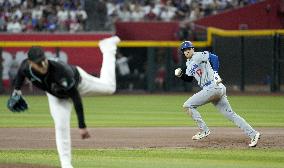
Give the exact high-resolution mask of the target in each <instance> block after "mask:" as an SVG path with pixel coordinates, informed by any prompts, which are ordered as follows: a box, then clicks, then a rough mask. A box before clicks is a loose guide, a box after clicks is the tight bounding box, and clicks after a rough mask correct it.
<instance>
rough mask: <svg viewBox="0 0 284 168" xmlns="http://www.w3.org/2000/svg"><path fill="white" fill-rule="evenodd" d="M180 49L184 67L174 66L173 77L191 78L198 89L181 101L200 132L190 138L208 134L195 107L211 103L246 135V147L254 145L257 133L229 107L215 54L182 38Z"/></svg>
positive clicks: (202, 136)
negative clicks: (248, 140)
mask: <svg viewBox="0 0 284 168" xmlns="http://www.w3.org/2000/svg"><path fill="white" fill-rule="evenodd" d="M180 48H181V52H182V55H184V56H185V57H186V58H187V61H186V69H181V68H177V69H175V76H177V77H179V78H181V79H182V80H183V81H186V82H191V81H192V80H193V78H195V79H196V80H197V82H198V85H199V86H200V87H201V88H202V90H201V91H199V92H197V93H195V94H194V95H193V96H192V97H190V98H189V99H188V100H187V101H186V102H185V103H184V104H183V108H184V109H185V111H186V112H187V113H188V114H189V115H190V116H191V117H192V119H193V120H194V121H196V123H197V126H198V128H199V129H200V132H198V133H197V134H196V135H194V136H193V137H192V139H193V140H199V139H202V138H205V137H207V136H208V135H209V134H210V130H209V128H208V127H207V125H206V123H205V122H204V121H203V119H202V117H201V115H200V113H199V112H198V111H197V107H199V106H202V105H204V104H207V103H209V102H211V103H212V104H213V105H214V106H215V107H216V108H217V109H218V110H219V111H220V112H221V113H222V114H223V115H224V116H225V117H226V118H228V119H229V120H231V121H232V122H234V123H235V124H236V125H237V126H238V127H239V128H241V129H242V130H243V131H244V133H245V134H246V135H247V136H249V137H250V139H251V141H250V143H249V146H250V147H255V146H256V145H257V142H258V139H259V138H260V133H259V132H258V131H256V130H254V129H253V128H252V127H251V126H250V125H249V124H248V123H247V122H246V121H245V120H244V119H243V118H242V117H240V116H239V115H238V114H236V113H235V112H234V111H233V110H232V108H231V106H230V103H229V101H228V99H227V96H226V87H225V86H224V85H223V84H222V83H221V82H222V79H221V78H220V76H219V75H218V69H219V60H218V57H217V56H216V55H214V54H211V53H209V52H208V51H204V52H194V46H193V45H192V43H191V42H190V41H184V42H183V43H182V44H181V47H180Z"/></svg>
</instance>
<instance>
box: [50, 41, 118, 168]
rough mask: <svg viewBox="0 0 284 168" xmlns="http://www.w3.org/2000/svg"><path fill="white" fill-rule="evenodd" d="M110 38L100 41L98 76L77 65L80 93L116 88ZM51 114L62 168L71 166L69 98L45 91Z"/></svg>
mask: <svg viewBox="0 0 284 168" xmlns="http://www.w3.org/2000/svg"><path fill="white" fill-rule="evenodd" d="M117 43H118V42H114V41H113V40H111V39H107V40H106V41H105V42H103V43H101V45H100V49H101V51H102V53H103V62H102V68H101V75H100V78H97V77H94V76H92V75H89V74H88V73H87V72H85V71H84V70H83V69H81V68H80V67H77V69H78V71H79V73H80V75H81V78H82V80H81V83H80V84H79V85H78V90H79V92H80V94H81V95H93V94H112V93H114V92H115V89H116V78H115V54H116V49H117V47H116V44H117ZM46 95H47V97H48V103H49V108H50V113H51V116H52V118H53V120H54V124H55V137H56V146H57V151H58V154H59V159H60V163H61V167H62V168H73V166H72V164H71V137H70V136H71V135H70V117H71V111H72V108H73V103H72V101H71V100H70V99H59V98H57V97H55V96H53V95H51V94H49V93H47V92H46Z"/></svg>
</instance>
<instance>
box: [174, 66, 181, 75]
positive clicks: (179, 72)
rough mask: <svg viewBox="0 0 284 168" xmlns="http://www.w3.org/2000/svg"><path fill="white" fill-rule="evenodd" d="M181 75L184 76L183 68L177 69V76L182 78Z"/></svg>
mask: <svg viewBox="0 0 284 168" xmlns="http://www.w3.org/2000/svg"><path fill="white" fill-rule="evenodd" d="M181 75H182V70H181V68H177V69H175V76H177V77H181Z"/></svg>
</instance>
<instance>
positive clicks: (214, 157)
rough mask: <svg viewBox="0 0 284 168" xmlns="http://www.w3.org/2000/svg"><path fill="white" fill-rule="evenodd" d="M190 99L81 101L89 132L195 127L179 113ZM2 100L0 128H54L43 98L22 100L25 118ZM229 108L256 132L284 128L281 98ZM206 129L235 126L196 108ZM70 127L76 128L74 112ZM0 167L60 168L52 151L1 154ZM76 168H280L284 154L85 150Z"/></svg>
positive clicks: (235, 102)
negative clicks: (33, 167)
mask: <svg viewBox="0 0 284 168" xmlns="http://www.w3.org/2000/svg"><path fill="white" fill-rule="evenodd" d="M189 97H190V95H188V96H186V95H114V96H98V97H85V98H84V99H83V102H84V107H85V111H86V112H85V116H86V122H87V125H88V127H163V126H176V127H179V126H195V124H194V122H193V121H192V120H191V119H190V118H189V117H188V116H187V115H186V114H185V113H184V112H182V104H183V102H184V101H186V100H187V99H188V98H189ZM7 99H8V97H7V96H0V102H1V104H0V127H2V128H5V127H53V122H52V118H51V116H50V114H49V110H48V104H47V98H46V97H45V96H26V99H27V101H28V103H29V105H30V109H29V111H27V112H25V113H20V114H18V113H11V112H9V111H8V110H7V108H6V101H7ZM229 101H230V103H231V105H232V107H233V109H234V110H235V111H236V112H237V113H238V114H239V115H241V116H242V117H243V118H245V119H246V120H247V121H248V122H249V123H250V124H251V125H252V126H254V127H284V113H283V109H284V103H283V102H284V98H283V97H281V96H273V97H272V96H230V97H229ZM199 111H200V112H201V114H202V116H203V118H204V120H205V121H206V122H207V124H208V125H209V126H224V127H235V125H234V124H232V123H231V122H229V121H228V120H227V119H226V118H225V117H223V116H222V115H221V114H220V113H219V112H218V111H217V110H216V109H215V108H214V106H213V105H211V104H208V105H206V106H203V107H200V108H199ZM72 126H73V127H77V118H76V116H75V112H73V113H72ZM0 163H31V164H45V165H53V166H58V165H59V161H58V156H57V152H56V151H55V150H0ZM73 164H74V167H75V168H94V167H99V168H132V167H133V168H182V167H187V168H188V167H196V168H215V167H218V168H227V167H230V168H266V167H269V168H274V167H275V168H276V167H277V168H280V167H284V151H283V150H277V149H239V150H238V149H230V150H228V149H212V148H211V149H135V150H134V149H133V150H131V149H89V150H78V149H76V150H73Z"/></svg>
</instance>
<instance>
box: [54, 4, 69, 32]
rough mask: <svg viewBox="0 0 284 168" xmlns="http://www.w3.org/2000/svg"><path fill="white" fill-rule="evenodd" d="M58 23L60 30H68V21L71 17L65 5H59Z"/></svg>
mask: <svg viewBox="0 0 284 168" xmlns="http://www.w3.org/2000/svg"><path fill="white" fill-rule="evenodd" d="M56 8H57V24H58V30H59V31H67V29H68V26H67V22H68V19H69V11H67V10H66V9H65V8H64V7H63V6H57V7H56Z"/></svg>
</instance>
